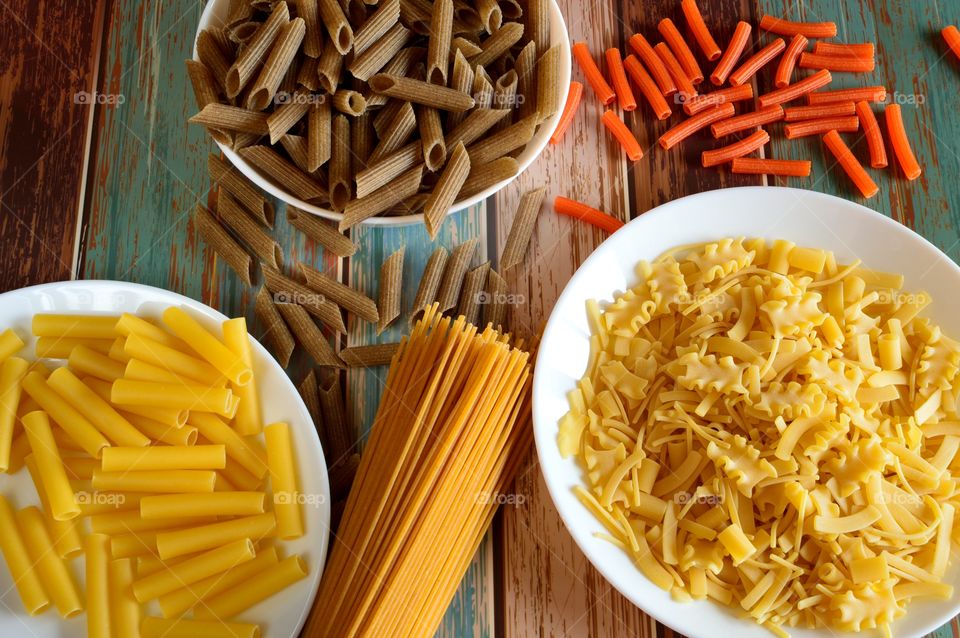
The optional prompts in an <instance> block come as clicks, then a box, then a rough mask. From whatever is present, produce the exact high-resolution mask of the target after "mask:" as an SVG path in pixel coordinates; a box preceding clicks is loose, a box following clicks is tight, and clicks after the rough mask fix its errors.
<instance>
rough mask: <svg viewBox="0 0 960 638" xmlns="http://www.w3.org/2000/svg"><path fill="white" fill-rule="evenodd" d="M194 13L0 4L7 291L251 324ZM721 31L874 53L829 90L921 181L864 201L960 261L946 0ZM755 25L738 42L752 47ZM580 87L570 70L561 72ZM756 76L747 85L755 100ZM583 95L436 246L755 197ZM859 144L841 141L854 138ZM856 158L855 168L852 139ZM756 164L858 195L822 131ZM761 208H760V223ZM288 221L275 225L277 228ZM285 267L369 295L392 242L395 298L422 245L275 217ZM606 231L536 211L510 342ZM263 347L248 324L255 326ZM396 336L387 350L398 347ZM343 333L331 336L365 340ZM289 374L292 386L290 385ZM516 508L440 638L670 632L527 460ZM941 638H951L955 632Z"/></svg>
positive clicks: (816, 6) (366, 333)
mask: <svg viewBox="0 0 960 638" xmlns="http://www.w3.org/2000/svg"><path fill="white" fill-rule="evenodd" d="M202 5H203V2H202V0H80V1H76V0H39V1H38V0H0V249H2V250H0V254H2V255H4V264H3V265H2V267H0V291H2V290H10V289H14V288H18V287H22V286H27V285H31V284H37V283H42V282H47V281H55V280H62V279H69V278H71V277H76V278H90V279H94V278H96V279H118V280H125V281H134V282H139V283H144V284H149V285H154V286H159V287H162V288H167V289H170V290H174V291H176V292H180V293H183V294H186V295H189V296H191V297H193V298H195V299H199V300H201V301H203V302H205V303H207V304H210V305H211V306H213V307H215V308H218V309H219V310H221V311H223V312H224V313H227V314H232V315H246V317H247V318H248V320H250V321H251V322H252V321H253V309H252V304H253V295H252V293H251V291H250V290H248V289H246V287H245V286H244V285H243V284H242V283H241V282H240V281H239V280H238V279H237V277H236V276H235V275H234V274H233V273H232V272H231V271H229V270H228V269H227V268H226V267H225V266H224V265H223V264H222V263H218V261H217V260H215V258H214V257H213V255H212V254H211V253H210V252H209V251H208V250H206V249H205V247H204V245H203V243H202V242H201V241H200V240H199V239H198V237H197V236H196V234H195V231H194V228H193V227H192V223H191V222H190V216H189V212H190V210H191V209H192V208H193V207H194V205H195V204H196V203H198V202H205V201H206V200H207V199H208V197H209V196H210V193H209V186H210V184H209V179H208V176H207V172H206V157H207V153H208V152H209V151H211V150H212V149H213V144H212V142H211V141H210V139H209V138H208V137H207V136H206V135H205V133H204V132H203V130H202V129H200V128H198V127H190V126H187V124H186V118H187V117H188V116H189V115H190V114H192V112H193V111H194V102H193V97H192V94H191V92H190V88H189V82H188V80H187V77H186V74H185V72H184V69H183V60H184V59H186V58H188V57H189V56H190V52H191V49H192V42H193V37H194V34H195V30H196V25H197V22H198V20H199V17H200V12H201V10H202ZM560 6H561V8H562V9H563V11H564V14H565V17H566V20H567V25H568V28H569V31H570V36H571V39H573V40H585V41H587V42H588V43H590V45H591V47H592V49H593V50H594V52H595V53H596V52H598V51H600V50H601V49H602V48H606V47H608V46H619V47H621V48H625V47H626V39H627V38H628V37H629V36H630V35H631V34H632V33H634V32H638V31H639V32H642V33H644V34H646V35H648V37H655V36H656V23H657V22H658V21H659V19H661V18H663V17H667V16H669V17H672V18H673V19H674V20H675V21H677V22H678V24H682V17H681V16H680V11H679V2H678V1H677V0H642V1H641V0H589V1H585V0H560ZM700 6H701V8H702V10H703V12H704V14H705V16H706V19H707V21H708V23H709V24H710V26H711V28H712V29H713V33H714V35H715V36H716V37H717V40H718V41H719V42H720V43H721V46H723V45H725V44H726V42H727V40H728V39H729V37H730V34H731V33H732V29H733V26H734V24H735V23H736V21H737V20H738V19H744V20H747V21H750V22H751V23H753V24H756V23H757V21H758V20H759V18H760V16H762V15H764V14H766V13H771V14H774V15H779V16H784V17H787V18H791V19H796V20H812V21H818V20H834V21H836V22H837V24H838V26H839V34H838V40H839V41H845V42H864V41H874V42H876V43H877V54H878V65H877V71H876V72H874V73H873V74H869V75H867V76H866V79H864V76H847V77H841V78H840V80H839V82H838V84H841V85H844V84H845V85H865V84H885V85H886V86H887V87H888V89H889V90H890V91H896V96H897V99H898V101H899V102H900V103H901V104H902V105H903V109H904V119H905V121H906V127H907V129H908V131H910V132H911V138H912V140H913V141H914V143H915V150H916V151H917V154H918V157H919V159H920V162H921V164H922V165H923V166H924V174H923V177H922V178H921V179H919V180H918V181H916V182H906V181H904V180H903V179H902V178H900V177H898V176H897V174H896V172H895V171H880V172H874V176H875V178H876V179H877V182H878V184H879V185H880V193H879V195H878V196H876V197H875V198H873V199H872V200H870V201H868V202H865V203H866V205H867V206H869V207H871V208H874V209H876V210H879V211H881V212H883V213H884V214H887V215H890V216H892V217H893V218H895V219H897V220H898V221H900V222H902V223H904V224H906V225H908V226H910V227H911V228H913V229H915V230H916V231H917V232H919V233H921V234H922V235H924V236H925V237H927V238H928V239H929V240H931V241H932V242H933V243H935V244H936V245H937V246H938V247H940V248H941V249H942V250H944V251H945V252H946V253H947V254H948V255H950V256H951V258H953V259H954V260H958V258H960V234H958V230H957V229H958V224H957V214H958V213H957V212H956V211H960V179H958V175H960V117H957V116H956V113H957V104H956V102H955V100H956V97H955V96H956V95H957V88H958V87H960V65H958V63H957V60H956V59H954V58H953V57H952V56H948V55H947V51H946V49H945V47H944V46H943V45H942V43H941V41H940V39H939V35H938V34H939V30H940V28H941V27H942V26H943V25H945V24H949V23H956V22H957V21H958V20H960V5H958V4H957V3H956V2H936V1H932V0H911V1H909V2H902V1H900V0H856V1H855V0H848V1H844V2H840V1H838V0H814V1H812V2H811V1H802V2H796V1H787V0H758V1H756V2H751V1H748V0H701V1H700ZM757 41H758V39H757V38H756V34H755V37H754V41H753V43H752V44H751V48H753V47H755V46H756V43H757ZM574 75H575V77H578V76H579V73H578V72H576V71H575V74H574ZM765 84H766V81H762V82H761V86H760V87H758V89H759V90H760V91H765V90H769V88H770V87H769V86H765ZM601 113H602V111H601V107H600V105H599V104H598V102H597V100H595V99H593V96H592V95H591V94H590V93H589V89H588V92H587V95H586V98H585V100H584V105H583V107H582V108H581V111H580V113H579V115H578V117H577V120H576V121H575V122H574V124H573V126H572V128H571V129H570V131H569V132H568V134H567V136H566V138H565V139H564V141H563V143H562V144H561V145H559V146H556V147H550V148H549V149H548V150H547V151H546V152H545V153H544V154H543V156H542V157H541V158H540V159H539V160H538V161H537V162H536V163H535V164H534V165H533V167H532V168H531V169H530V170H528V171H527V172H526V173H525V174H524V175H522V176H521V177H520V179H518V180H517V182H516V183H515V184H513V185H511V186H510V187H508V188H506V189H505V190H504V191H502V192H501V193H500V194H498V195H497V196H496V197H493V198H491V199H490V200H489V201H488V202H486V203H485V204H484V205H480V206H477V207H475V208H473V209H470V210H466V211H461V212H459V213H456V214H454V215H453V216H452V218H451V219H450V220H448V221H447V223H446V224H445V225H444V228H443V231H442V232H441V235H440V238H439V240H438V241H439V243H440V244H442V245H444V246H447V247H451V246H454V245H456V244H457V243H459V242H461V241H463V240H465V239H469V238H472V237H479V238H480V240H481V246H482V251H481V255H482V257H481V256H478V258H477V261H476V263H480V262H481V261H483V260H487V259H489V260H490V261H491V262H492V265H493V266H494V267H496V260H497V255H498V254H499V251H500V250H501V249H502V247H503V244H504V242H505V240H506V234H507V231H508V229H509V226H510V222H511V220H512V217H513V212H514V210H515V207H516V204H517V201H518V199H519V195H520V193H521V192H522V191H523V190H525V189H528V188H532V187H536V186H539V185H542V184H546V185H547V187H548V198H551V199H552V197H553V196H554V195H559V194H562V195H566V196H569V197H573V198H576V199H580V200H582V201H584V202H587V203H589V204H591V205H594V206H596V207H599V208H602V209H603V210H605V211H607V212H609V213H611V214H613V215H615V216H617V217H620V218H621V219H624V220H628V219H630V218H633V217H636V216H638V215H641V214H643V213H644V212H645V211H647V210H649V209H651V208H652V207H654V206H657V205H658V204H661V203H663V202H666V201H669V200H671V199H674V198H677V197H680V196H683V195H687V194H690V193H696V192H700V191H704V190H710V189H714V188H723V187H729V186H739V185H757V184H766V183H767V182H766V181H765V180H763V179H760V178H753V177H748V176H735V175H731V174H730V173H728V172H726V171H720V170H703V169H698V168H696V166H697V163H698V159H699V153H700V151H701V150H703V144H702V143H701V142H693V143H689V144H685V145H683V146H682V148H680V149H674V150H673V151H671V152H660V151H658V150H655V149H653V146H654V143H655V140H656V138H657V136H658V135H659V134H660V133H661V132H662V131H663V130H664V129H665V128H666V125H665V124H664V123H660V122H657V121H656V120H654V119H653V118H652V116H651V115H650V111H649V110H648V109H646V107H641V108H640V109H639V110H638V111H636V112H635V113H633V114H630V115H629V117H628V123H629V124H630V125H631V126H632V127H633V129H634V131H635V132H636V133H637V135H638V138H639V139H640V141H641V143H642V144H643V146H644V147H645V148H646V149H647V156H646V157H645V158H644V159H643V160H641V161H640V162H638V163H636V164H635V165H630V164H629V163H628V162H627V161H626V160H625V158H624V156H623V154H622V153H621V152H620V151H619V148H618V147H617V146H616V145H615V143H614V142H612V141H611V139H610V138H608V137H607V136H606V135H604V134H603V133H602V130H601V128H600V124H599V116H600V114H601ZM851 141H852V138H851ZM854 150H855V152H856V153H858V154H859V155H860V157H865V153H866V151H865V141H864V140H862V139H858V140H857V141H856V143H855V145H854ZM768 152H769V153H770V154H771V155H773V156H776V157H797V158H799V157H809V158H812V159H813V162H814V171H813V176H812V177H811V178H809V179H806V180H791V181H789V182H784V183H786V184H789V185H791V186H797V187H802V188H809V189H813V190H818V191H823V192H829V193H834V194H837V195H840V196H843V197H847V198H850V199H853V200H854V201H862V199H861V198H860V197H859V195H857V194H855V193H854V192H853V191H852V187H851V185H850V183H849V181H848V180H847V179H846V178H845V177H844V176H843V175H842V174H840V173H839V172H838V169H837V167H835V166H834V165H833V162H831V161H828V158H827V157H825V155H824V150H823V149H822V147H821V145H820V143H819V142H818V141H817V140H803V141H801V142H800V143H791V144H789V145H788V144H786V143H785V140H783V139H782V136H777V137H776V139H775V141H774V142H773V144H772V146H771V147H768ZM770 212H771V211H757V212H756V214H757V215H758V216H764V215H768V214H770ZM277 219H278V220H283V215H282V214H278V215H277ZM277 226H278V227H277V235H278V237H279V241H280V243H281V245H282V246H283V248H284V251H285V254H286V256H287V259H288V261H290V262H292V261H293V260H303V261H306V262H308V263H313V264H314V265H317V266H318V267H321V268H325V269H328V270H329V271H331V272H336V273H337V274H338V276H339V277H340V278H341V280H343V281H345V282H349V283H350V284H351V285H354V286H358V287H360V288H361V289H363V290H365V291H366V292H368V293H375V291H376V282H375V278H376V275H377V272H378V269H379V266H380V263H381V262H382V260H383V258H384V257H385V256H386V255H388V254H390V253H391V252H392V251H394V250H395V249H396V248H398V247H400V246H406V247H407V250H406V255H407V263H406V266H405V268H406V275H405V279H406V281H407V289H406V290H405V304H406V305H407V307H409V305H410V304H411V303H412V299H413V293H414V291H415V289H416V286H417V278H418V276H419V273H420V272H421V270H422V268H423V267H424V265H425V263H426V259H427V257H428V255H429V253H430V251H431V250H432V247H433V246H434V245H435V244H431V243H430V241H429V239H428V238H427V235H426V233H425V231H424V229H423V227H422V226H408V227H404V228H393V229H373V228H369V227H361V228H359V229H357V230H356V231H355V232H354V233H353V238H354V239H355V240H356V241H357V242H358V243H359V244H360V251H359V252H358V253H357V255H355V256H354V257H353V258H351V259H349V260H337V259H336V258H335V257H330V256H325V255H324V254H323V253H322V251H321V250H320V249H319V248H318V247H317V246H315V245H313V244H312V243H310V242H305V241H304V240H303V238H302V236H300V235H298V234H296V233H294V232H292V230H291V229H290V228H289V227H288V226H287V225H286V224H285V222H284V221H278V224H277ZM603 239H604V235H603V233H601V232H600V231H598V230H595V229H593V228H591V227H589V226H584V225H582V224H580V223H577V222H573V221H571V220H569V219H561V218H558V217H556V216H554V214H553V213H552V212H550V211H549V210H548V209H545V211H544V212H543V213H542V214H541V217H540V219H539V221H538V223H537V227H536V232H535V236H534V239H533V242H532V245H531V250H530V253H529V254H528V256H527V259H526V261H525V262H524V263H523V264H522V265H521V266H520V267H517V268H515V269H513V270H512V271H510V272H508V273H506V278H507V280H508V282H509V287H510V288H509V291H510V293H511V294H512V295H514V301H515V302H516V303H514V304H513V305H512V306H511V308H510V311H509V318H510V321H511V327H512V329H513V331H514V332H515V333H516V334H519V335H522V336H530V335H532V334H534V333H536V332H537V331H538V330H539V328H540V327H541V326H542V324H543V322H544V321H545V320H546V318H547V316H548V315H549V312H550V310H551V308H552V306H553V302H554V300H555V299H556V298H557V296H558V295H559V294H560V292H561V290H562V289H563V287H564V284H565V283H566V282H567V280H568V279H569V278H570V276H571V275H572V274H573V272H574V271H575V270H576V268H577V266H578V265H579V264H580V263H581V262H582V261H583V260H584V258H586V257H587V255H589V254H590V252H591V251H592V250H593V249H594V248H595V247H596V246H597V245H598V244H599V243H600V242H601V241H602V240H603ZM252 325H253V327H254V332H255V334H259V332H260V327H259V326H257V325H256V324H255V323H254V324H252ZM401 332H402V328H401V327H397V328H394V329H393V330H391V331H390V333H388V334H384V335H382V336H381V337H380V339H381V340H385V341H393V340H396V339H397V338H398V337H399V336H400V334H401ZM376 339H377V337H376V336H375V335H374V331H373V330H372V328H371V327H370V326H368V325H365V324H362V323H359V322H354V323H352V325H351V326H350V329H349V335H348V336H347V338H346V340H345V343H342V344H339V345H340V346H344V345H359V344H367V343H373V342H375V341H376ZM304 365H305V364H304V362H303V361H299V360H298V361H295V363H294V365H293V366H292V369H293V370H294V371H295V372H293V373H292V376H294V380H295V381H299V376H298V374H297V373H298V372H299V373H301V374H302V371H303V369H304ZM383 372H384V371H383V370H382V369H380V370H368V371H359V370H352V371H350V372H349V373H347V378H346V381H347V384H348V393H349V396H350V404H351V406H352V408H351V409H352V411H353V420H354V421H353V422H354V424H355V426H356V428H357V430H358V432H362V431H363V430H364V429H365V428H366V427H368V426H369V424H370V423H371V421H372V418H373V414H374V413H375V411H376V406H377V403H378V400H379V392H380V388H381V383H382V380H383ZM515 493H516V495H517V496H518V498H515V499H514V500H515V501H516V502H517V505H514V506H507V507H506V508H505V509H504V510H503V511H502V513H501V514H500V515H499V516H498V518H497V520H496V523H495V525H494V527H493V529H492V530H491V532H490V534H489V536H488V539H487V540H486V542H484V544H483V546H482V548H481V550H480V551H479V553H478V555H477V557H476V559H475V560H474V562H473V564H472V566H471V568H470V570H469V573H468V574H467V576H466V578H465V579H464V582H463V584H462V586H461V587H460V590H459V592H458V594H457V596H456V598H455V599H454V601H453V603H452V604H451V606H450V609H449V611H448V613H447V615H446V617H445V619H444V622H443V626H442V628H441V631H440V633H441V634H442V635H444V636H466V635H476V636H493V635H498V636H523V637H527V636H536V635H541V636H561V635H573V636H585V635H591V636H613V635H622V636H640V637H642V638H647V637H652V636H655V635H656V636H661V635H670V634H671V632H670V630H669V629H666V628H664V627H662V626H658V625H657V624H656V623H655V622H653V621H652V620H651V619H650V618H649V617H648V616H646V615H645V614H643V613H642V612H640V611H639V610H638V609H637V608H635V607H634V606H633V605H631V604H630V603H629V602H627V601H626V600H625V599H624V598H623V597H622V596H621V595H619V594H618V593H617V592H616V591H614V590H613V589H612V588H611V586H610V585H609V584H607V583H606V581H604V579H603V578H602V577H601V576H600V575H599V574H598V573H597V572H596V570H594V569H593V568H592V567H591V566H590V565H589V564H588V563H587V561H586V559H585V558H584V556H583V555H582V554H581V553H580V552H579V551H578V550H577V548H576V547H575V545H574V543H573V541H572V540H571V538H570V536H569V535H568V534H567V532H566V531H565V529H564V527H563V524H562V523H561V521H560V519H559V517H558V516H557V514H556V511H555V510H554V508H553V506H552V505H551V503H550V500H549V497H548V495H547V492H546V488H545V486H544V484H543V481H542V479H541V475H540V471H539V468H538V466H537V462H536V457H535V455H534V453H533V451H531V453H530V457H529V463H528V464H527V466H526V467H525V469H524V470H523V472H522V474H521V476H520V477H519V479H518V480H517V482H516V486H515ZM936 635H939V636H953V637H956V636H960V628H958V626H957V621H956V620H954V621H953V622H952V623H951V624H950V625H948V626H946V627H944V628H941V629H940V630H939V631H938V632H937V634H936Z"/></svg>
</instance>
